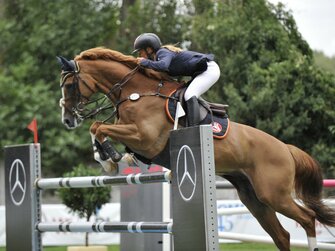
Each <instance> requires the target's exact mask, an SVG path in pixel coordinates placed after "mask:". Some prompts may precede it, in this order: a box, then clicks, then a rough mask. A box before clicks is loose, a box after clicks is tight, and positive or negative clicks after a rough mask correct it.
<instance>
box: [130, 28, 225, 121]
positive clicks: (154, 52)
mask: <svg viewBox="0 0 335 251" xmlns="http://www.w3.org/2000/svg"><path fill="white" fill-rule="evenodd" d="M135 52H138V53H139V57H138V58H137V59H138V64H139V65H140V66H143V67H146V68H151V69H153V70H156V71H163V72H167V73H168V74H169V75H170V76H190V77H192V82H191V83H190V84H189V86H188V87H187V90H186V92H185V94H184V97H185V100H186V105H187V119H188V124H189V126H195V125H199V122H200V113H199V103H198V98H199V97H200V95H201V94H203V93H205V92H206V91H207V90H208V89H209V88H210V87H211V86H212V85H214V84H215V83H216V81H217V80H218V79H219V77H220V68H219V66H218V65H217V63H215V62H214V61H213V60H214V55H213V54H203V53H199V52H195V51H184V50H182V49H180V48H178V47H175V46H173V45H162V43H161V40H160V38H159V37H158V36H157V35H156V34H154V33H143V34H141V35H139V36H138V37H137V38H136V39H135V42H134V51H133V53H135Z"/></svg>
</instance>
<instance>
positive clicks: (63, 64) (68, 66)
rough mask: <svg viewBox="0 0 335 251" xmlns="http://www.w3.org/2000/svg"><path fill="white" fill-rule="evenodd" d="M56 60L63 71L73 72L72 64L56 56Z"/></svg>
mask: <svg viewBox="0 0 335 251" xmlns="http://www.w3.org/2000/svg"><path fill="white" fill-rule="evenodd" d="M56 58H57V60H58V63H59V64H60V65H61V67H62V70H63V71H74V70H75V66H74V63H73V62H71V61H69V60H67V59H66V58H64V57H62V56H57V57H56Z"/></svg>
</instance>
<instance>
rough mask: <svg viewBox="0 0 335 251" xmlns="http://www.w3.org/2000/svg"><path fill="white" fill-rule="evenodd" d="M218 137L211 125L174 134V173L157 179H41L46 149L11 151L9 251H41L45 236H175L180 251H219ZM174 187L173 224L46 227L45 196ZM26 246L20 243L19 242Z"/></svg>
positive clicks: (176, 250)
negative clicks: (117, 187) (116, 187)
mask: <svg viewBox="0 0 335 251" xmlns="http://www.w3.org/2000/svg"><path fill="white" fill-rule="evenodd" d="M213 152H214V151H213V136H212V130H211V127H210V126H209V125H207V126H200V127H192V128H184V129H180V130H175V131H171V136H170V156H171V159H170V164H171V165H170V166H171V172H172V179H171V176H170V172H163V173H160V174H157V175H154V176H152V175H151V176H150V175H149V176H148V175H132V176H128V177H127V176H126V177H118V178H114V177H109V176H101V177H86V178H85V179H82V177H76V178H70V179H64V178H55V179H43V178H41V158H40V145H39V144H28V145H18V146H8V147H5V175H6V178H5V180H6V182H5V188H6V189H5V190H6V250H7V251H41V250H43V249H42V238H41V233H42V232H48V231H57V232H59V231H67V232H121V233H122V232H128V233H154V232H155V233H169V234H171V235H172V239H173V240H172V246H173V248H172V250H174V251H191V250H192V251H204V250H206V251H218V250H219V245H218V232H217V231H218V227H217V215H216V198H215V191H216V190H215V187H216V186H215V165H214V154H213ZM170 179H171V184H172V212H173V222H119V223H114V222H99V223H93V224H92V223H87V224H86V223H62V224H55V223H48V222H41V191H42V189H56V188H59V187H73V188H75V187H77V188H79V187H91V186H105V185H110V184H142V183H152V182H168V181H170ZM18 240H20V241H18Z"/></svg>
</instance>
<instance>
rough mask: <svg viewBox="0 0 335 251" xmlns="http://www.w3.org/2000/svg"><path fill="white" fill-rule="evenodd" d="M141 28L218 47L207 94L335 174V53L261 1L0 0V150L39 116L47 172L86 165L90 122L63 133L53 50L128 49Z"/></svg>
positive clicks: (22, 136) (184, 42)
mask: <svg viewBox="0 0 335 251" xmlns="http://www.w3.org/2000/svg"><path fill="white" fill-rule="evenodd" d="M142 32H155V33H157V34H158V35H159V36H160V37H161V39H162V41H163V42H164V43H172V44H173V43H178V42H180V46H182V47H184V48H187V49H191V50H199V51H202V52H212V53H214V54H215V55H216V61H217V62H218V63H219V65H220V67H221V72H222V74H221V78H220V80H219V81H218V83H217V84H216V85H215V86H214V87H212V88H211V90H210V91H209V92H208V93H207V94H206V95H205V98H206V99H208V100H210V101H215V102H221V103H227V104H229V105H230V117H231V119H232V120H234V121H237V122H240V123H245V124H248V125H251V126H254V127H257V128H259V129H261V130H264V131H266V132H268V133H270V134H271V135H273V136H275V137H277V138H279V139H280V140H282V141H284V142H285V143H291V144H295V145H297V146H298V147H300V148H302V149H304V150H306V151H307V152H309V153H311V154H312V155H313V156H314V157H316V158H317V160H318V161H319V162H320V163H321V164H322V166H323V167H324V172H325V174H326V176H327V177H334V176H335V159H334V157H333V156H335V154H334V153H335V147H334V142H335V137H334V135H335V112H334V109H333V106H334V101H335V77H334V69H335V68H334V64H335V58H332V59H329V58H326V57H325V56H324V55H323V54H322V53H320V52H313V51H312V50H311V49H310V47H309V45H308V44H307V42H306V41H305V40H304V39H303V38H302V37H301V34H300V33H299V31H298V30H297V26H296V24H295V21H294V19H293V17H292V15H291V13H290V12H289V11H288V10H287V9H286V8H285V6H283V5H281V4H279V5H277V6H273V5H271V4H268V3H267V2H266V1H265V0H235V1H230V0H220V1H219V0H184V1H177V0H123V1H117V0H82V1H70V0H57V1H49V0H15V1H13V0H0V34H1V36H0V104H1V108H2V109H1V110H0V128H1V131H0V145H1V147H3V146H5V145H8V144H21V143H26V142H31V141H32V136H31V133H30V132H29V131H28V130H27V129H26V126H27V125H28V124H29V122H30V121H31V120H32V118H33V117H34V116H35V117H36V118H37V120H38V126H39V136H40V142H41V144H42V153H43V154H42V162H43V170H44V172H45V170H46V171H47V172H46V176H47V175H48V174H51V173H52V175H57V176H59V175H61V174H62V173H63V172H64V171H66V170H68V169H69V168H70V167H72V166H74V165H75V164H78V162H83V163H85V164H90V163H91V161H92V160H93V157H92V156H93V154H92V150H91V147H90V144H91V143H90V137H89V134H88V126H89V123H84V124H83V126H82V127H81V128H79V129H76V130H73V131H69V130H66V129H65V127H64V126H63V125H62V124H61V122H60V109H58V100H59V99H60V97H61V92H60V89H59V83H58V81H59V73H60V68H59V66H58V65H57V62H56V59H55V56H57V55H63V56H65V57H68V58H73V57H74V56H75V55H77V54H79V53H80V51H83V50H86V49H88V48H92V47H96V46H106V47H109V48H112V49H115V50H119V51H121V52H123V53H125V54H130V52H131V50H132V43H133V40H134V39H135V38H136V36H137V35H138V34H140V33H142ZM85 135H87V136H85ZM1 154H2V153H1Z"/></svg>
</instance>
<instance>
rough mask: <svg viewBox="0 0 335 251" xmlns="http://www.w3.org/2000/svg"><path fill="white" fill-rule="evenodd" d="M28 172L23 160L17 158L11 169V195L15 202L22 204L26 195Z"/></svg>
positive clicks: (18, 204)
mask: <svg viewBox="0 0 335 251" xmlns="http://www.w3.org/2000/svg"><path fill="white" fill-rule="evenodd" d="M26 185H27V182H26V172H25V169H24V166H23V163H22V161H21V160H19V159H16V160H14V162H13V163H12V166H11V167H10V171H9V188H10V196H11V199H12V201H13V203H14V204H15V205H17V206H20V205H21V204H22V202H23V200H24V197H25V195H26Z"/></svg>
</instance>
